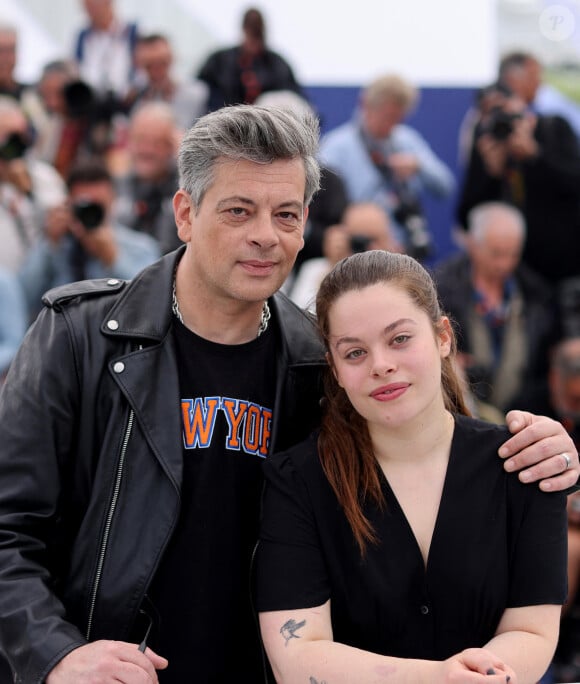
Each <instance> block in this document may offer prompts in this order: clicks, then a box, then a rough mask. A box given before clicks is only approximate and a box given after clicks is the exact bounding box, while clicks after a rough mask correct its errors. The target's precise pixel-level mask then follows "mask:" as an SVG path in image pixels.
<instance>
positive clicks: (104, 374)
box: [0, 105, 580, 684]
mask: <svg viewBox="0 0 580 684" xmlns="http://www.w3.org/2000/svg"><path fill="white" fill-rule="evenodd" d="M317 139H318V124H317V120H316V119H315V117H313V116H305V117H299V116H297V115H295V114H292V113H290V112H284V111H282V110H276V109H267V108H259V107H254V106H249V105H239V106H235V107H228V108H225V109H222V110H218V111H216V112H213V113H212V114H208V115H206V116H204V117H202V118H201V119H199V120H198V121H197V122H196V123H195V124H194V126H193V127H192V128H191V129H190V130H189V132H188V133H187V134H186V136H185V137H184V139H183V141H182V144H181V148H180V152H179V162H178V163H179V182H180V188H179V190H178V191H177V193H176V194H175V197H174V212H175V220H176V223H177V229H178V232H179V237H180V238H181V240H182V241H183V242H185V243H186V244H185V246H184V247H182V248H180V249H179V250H177V251H176V252H173V253H171V254H168V255H166V256H165V257H163V258H162V259H161V260H159V261H158V262H156V263H155V264H153V265H152V266H150V267H148V268H146V269H145V270H144V271H142V272H141V274H139V275H137V276H136V277H135V279H134V280H133V281H131V282H129V283H127V282H121V281H119V280H117V279H105V280H100V281H89V282H81V283H75V284H71V285H68V286H65V287H62V288H59V289H56V290H53V291H51V292H49V293H47V294H46V295H45V297H44V303H45V308H44V310H43V311H42V312H41V314H40V316H39V318H38V320H37V321H36V323H35V324H33V326H32V328H31V329H30V331H29V333H28V335H27V337H26V339H25V341H24V343H23V346H22V347H21V349H20V351H19V353H18V355H17V357H16V359H15V360H14V362H13V363H12V366H11V368H10V371H9V373H8V377H7V379H6V384H5V386H4V391H3V392H2V394H1V395H0V445H2V446H1V447H0V481H1V482H2V487H1V488H0V649H1V650H2V652H3V653H4V654H5V655H6V656H7V659H8V661H9V663H10V667H11V669H12V680H13V681H14V682H20V683H24V682H25V683H26V684H41V683H43V682H45V683H46V684H73V683H74V684H80V683H81V682H87V683H88V682H93V683H94V682H101V683H105V682H106V683H109V682H123V683H124V684H139V683H141V682H153V683H154V682H163V683H165V684H167V683H171V684H184V682H196V684H210V682H211V683H213V684H225V683H226V682H227V683H228V684H229V683H230V682H234V681H242V682H252V683H255V682H259V681H264V672H263V670H264V664H263V661H262V657H261V651H260V646H259V638H258V631H257V624H256V621H255V620H254V615H253V610H252V605H251V590H250V585H251V578H250V570H249V568H250V565H251V556H252V550H253V547H254V544H255V541H256V539H257V528H258V517H259V504H260V495H261V488H262V473H261V463H262V459H263V458H265V457H266V456H267V455H268V454H270V453H272V452H273V451H279V450H284V449H286V448H289V447H290V446H291V445H293V444H295V443H296V442H297V441H298V440H301V439H303V438H305V437H306V436H307V435H308V434H309V433H310V432H311V430H312V429H313V428H314V427H315V426H316V424H317V423H318V419H319V410H320V404H319V396H320V386H319V380H320V373H321V371H322V369H323V367H324V358H323V352H322V348H321V345H320V343H319V341H318V338H317V336H316V334H315V328H314V326H313V323H312V321H311V319H310V318H309V317H308V316H307V315H306V314H305V313H304V312H303V311H302V310H301V309H299V308H298V307H296V306H295V305H294V304H293V303H292V302H290V301H289V300H288V299H287V298H286V297H284V296H283V295H281V294H277V290H278V289H279V288H280V286H281V285H282V283H283V282H284V281H285V279H286V277H287V276H288V273H289V272H290V269H291V268H292V265H293V263H294V260H295V258H296V254H297V253H298V250H299V249H300V248H301V247H302V244H303V229H304V223H305V221H306V218H307V215H308V205H309V203H310V200H311V199H312V196H313V194H314V193H315V192H316V190H317V189H318V185H319V167H318V163H317V161H316V152H317ZM513 417H514V419H515V420H516V421H517V422H518V423H519V425H517V426H514V432H518V434H516V435H514V437H512V438H511V439H510V440H509V442H507V443H506V445H504V446H505V447H506V450H507V453H508V454H509V455H510V456H513V457H514V458H510V459H509V462H511V464H512V466H513V468H511V469H520V468H521V467H522V466H529V465H530V464H532V463H535V464H536V465H534V467H533V468H531V469H529V468H528V469H527V470H526V471H524V472H526V473H527V476H528V481H533V480H537V479H538V478H545V477H547V476H551V475H555V474H556V473H559V475H558V477H557V478H556V479H549V480H548V481H544V484H543V487H546V486H547V487H548V488H552V489H560V488H565V487H568V486H571V485H572V484H574V482H575V481H576V479H577V477H578V472H579V470H580V466H579V464H578V460H577V457H576V452H575V451H573V450H572V446H571V442H570V440H569V439H568V437H567V436H566V435H565V433H564V431H563V429H561V426H559V425H558V424H557V423H556V422H554V421H548V420H546V419H536V418H535V417H533V416H530V415H524V414H516V415H514V416H513ZM522 428H523V429H522ZM538 440H540V443H539V444H538V443H537V442H538ZM522 447H527V448H526V449H525V453H522V452H521V451H520V450H521V449H522ZM516 452H518V453H516ZM547 453H549V454H550V456H551V458H549V459H548V460H544V461H543V462H542V463H541V464H538V461H540V460H542V458H544V457H545V455H546V454H547ZM562 453H566V454H567V455H566V457H565V458H564V457H563V456H562ZM504 455H505V454H504ZM565 464H568V465H569V467H568V468H567V470H566V472H562V470H563V467H564V465H565ZM508 469H510V468H509V466H508ZM520 477H523V478H525V477H526V475H524V473H522V474H521V475H520ZM152 648H153V649H154V650H152ZM162 656H163V657H162ZM3 681H7V680H3Z"/></svg>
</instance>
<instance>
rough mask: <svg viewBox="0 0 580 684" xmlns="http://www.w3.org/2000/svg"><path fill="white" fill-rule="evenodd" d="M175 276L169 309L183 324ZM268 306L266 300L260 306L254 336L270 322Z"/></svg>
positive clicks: (260, 332)
mask: <svg viewBox="0 0 580 684" xmlns="http://www.w3.org/2000/svg"><path fill="white" fill-rule="evenodd" d="M175 289H176V288H175V278H174V279H173V289H172V291H171V310H172V311H173V315H174V316H175V318H177V320H178V321H179V322H180V323H181V324H182V325H185V323H184V322H183V316H182V315H181V310H180V308H179V302H178V301H177V292H176V291H175ZM270 316H271V314H270V307H269V306H268V302H267V301H265V302H264V306H263V307H262V315H261V317H260V325H259V326H258V334H257V335H256V337H260V335H261V334H262V333H263V332H265V331H266V329H267V328H268V323H269V322H270Z"/></svg>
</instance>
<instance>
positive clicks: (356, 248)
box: [350, 235, 373, 254]
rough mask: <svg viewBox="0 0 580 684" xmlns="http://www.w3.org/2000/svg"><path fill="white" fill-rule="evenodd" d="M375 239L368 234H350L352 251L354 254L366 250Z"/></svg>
mask: <svg viewBox="0 0 580 684" xmlns="http://www.w3.org/2000/svg"><path fill="white" fill-rule="evenodd" d="M372 241H373V239H372V238H370V237H369V236H368V235H351V236H350V251H351V252H352V253H353V254H358V253H359V252H366V251H367V250H368V248H369V247H370V245H371V242H372Z"/></svg>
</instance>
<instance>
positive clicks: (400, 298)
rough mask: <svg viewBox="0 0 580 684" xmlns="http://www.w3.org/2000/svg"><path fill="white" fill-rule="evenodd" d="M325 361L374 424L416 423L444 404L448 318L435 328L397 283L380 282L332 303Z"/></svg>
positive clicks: (355, 406)
mask: <svg viewBox="0 0 580 684" xmlns="http://www.w3.org/2000/svg"><path fill="white" fill-rule="evenodd" d="M328 323H329V333H330V334H329V349H330V358H329V361H330V363H331V365H332V368H333V371H334V374H335V376H336V379H337V380H338V383H339V385H340V386H341V387H342V388H343V389H344V390H345V392H346V394H347V395H348V398H349V399H350V402H351V403H352V405H353V406H354V408H355V409H356V411H357V412H358V413H360V415H361V416H363V417H364V418H365V419H366V420H367V422H368V424H369V430H370V431H371V434H372V433H373V428H374V427H376V428H381V429H384V428H389V429H390V428H392V429H394V428H399V427H404V426H407V425H411V424H413V425H417V427H418V426H419V424H420V423H417V420H419V421H421V422H422V421H424V420H426V419H428V417H429V416H430V415H432V416H438V415H439V412H440V411H441V410H443V406H444V402H443V393H442V388H441V359H443V358H445V357H446V356H447V355H448V354H449V352H450V349H451V333H450V324H449V321H448V319H447V318H442V320H441V332H440V333H435V332H434V329H433V325H432V323H431V321H430V319H429V317H428V316H427V314H426V313H425V312H424V311H423V310H422V309H420V308H419V307H418V306H417V305H416V304H415V303H414V302H413V301H412V300H411V298H410V297H409V295H408V294H407V293H406V292H405V291H404V290H403V289H402V288H401V287H399V286H396V285H392V284H389V283H379V284H376V285H371V286H369V287H366V288H364V289H363V290H353V291H351V292H347V293H345V294H343V295H341V296H340V297H339V298H338V299H337V300H336V301H335V302H334V304H333V305H332V306H331V308H330V310H329V316H328Z"/></svg>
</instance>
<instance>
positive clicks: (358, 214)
mask: <svg viewBox="0 0 580 684" xmlns="http://www.w3.org/2000/svg"><path fill="white" fill-rule="evenodd" d="M370 249H384V250H387V251H389V252H401V251H402V248H401V245H400V244H399V243H398V242H397V240H396V239H395V238H394V237H393V234H392V230H391V226H390V221H389V217H388V216H387V214H386V212H385V210H384V209H383V208H382V207H381V206H379V205H378V204H376V203H374V202H353V203H352V204H349V205H348V206H347V208H346V209H345V211H344V213H343V215H342V221H341V223H339V224H336V225H334V226H329V227H328V228H327V229H326V230H325V231H324V234H323V238H322V251H323V254H324V256H323V257H320V258H312V259H307V260H306V261H304V262H303V263H302V265H301V266H300V270H299V271H298V274H297V276H296V279H295V280H294V282H293V283H292V287H291V290H290V299H292V301H293V302H295V303H296V304H298V306H300V307H302V308H305V309H310V310H312V311H314V300H315V299H316V293H317V291H318V286H319V285H320V283H321V282H322V279H323V278H324V276H325V275H326V274H327V273H328V272H329V271H330V269H331V268H332V267H333V266H334V265H335V264H337V263H338V262H339V261H340V260H341V259H343V258H345V257H347V256H350V255H351V254H354V253H355V252H366V251H368V250H370Z"/></svg>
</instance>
